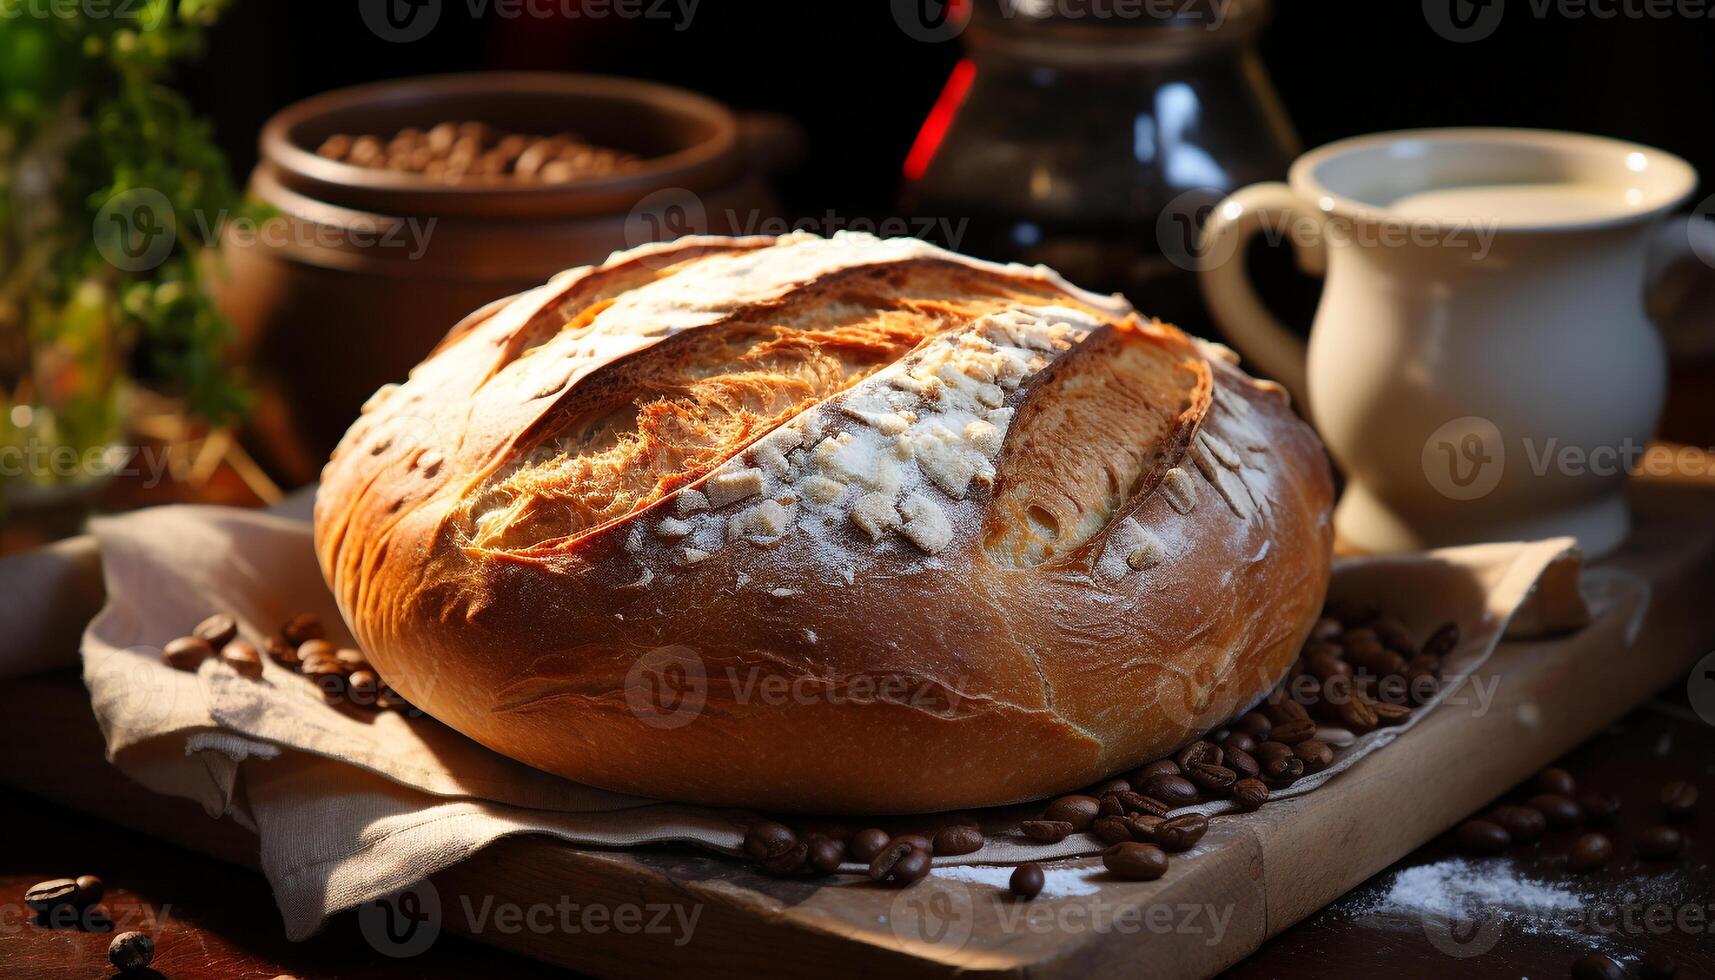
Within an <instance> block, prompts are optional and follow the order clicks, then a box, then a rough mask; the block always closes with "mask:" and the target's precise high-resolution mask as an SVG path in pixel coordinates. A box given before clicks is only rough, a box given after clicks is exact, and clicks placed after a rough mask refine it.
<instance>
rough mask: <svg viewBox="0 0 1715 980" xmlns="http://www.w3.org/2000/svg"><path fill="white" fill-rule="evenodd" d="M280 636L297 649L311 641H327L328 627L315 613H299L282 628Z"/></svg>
mask: <svg viewBox="0 0 1715 980" xmlns="http://www.w3.org/2000/svg"><path fill="white" fill-rule="evenodd" d="M280 636H281V638H282V639H284V640H285V641H286V642H287V643H290V644H291V645H293V646H294V647H295V646H298V645H299V644H301V643H305V642H307V641H309V640H320V639H325V638H326V637H327V627H325V626H323V625H322V620H321V617H320V616H317V615H316V614H315V613H299V614H297V615H296V616H293V617H292V618H291V619H288V620H286V625H284V626H282V627H280Z"/></svg>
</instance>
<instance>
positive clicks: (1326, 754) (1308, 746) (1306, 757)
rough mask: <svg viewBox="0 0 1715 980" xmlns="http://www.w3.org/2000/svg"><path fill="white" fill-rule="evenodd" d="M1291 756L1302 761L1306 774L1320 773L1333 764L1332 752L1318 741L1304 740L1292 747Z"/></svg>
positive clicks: (1312, 739) (1324, 743) (1326, 745)
mask: <svg viewBox="0 0 1715 980" xmlns="http://www.w3.org/2000/svg"><path fill="white" fill-rule="evenodd" d="M1292 754H1293V755H1295V756H1297V757H1298V758H1300V759H1302V760H1303V761H1304V771H1305V772H1307V773H1313V772H1321V771H1322V770H1324V769H1326V768H1328V767H1329V766H1331V765H1333V764H1334V750H1333V749H1331V748H1329V747H1328V743H1326V742H1323V741H1321V740H1319V739H1314V738H1311V739H1306V740H1304V741H1302V742H1299V743H1298V744H1297V745H1294V746H1293V747H1292Z"/></svg>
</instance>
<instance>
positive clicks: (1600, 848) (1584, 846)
mask: <svg viewBox="0 0 1715 980" xmlns="http://www.w3.org/2000/svg"><path fill="white" fill-rule="evenodd" d="M1613 857H1614V842H1613V841H1611V840H1609V839H1608V838H1607V835H1605V834H1585V835H1584V836H1582V837H1580V838H1578V840H1577V841H1575V842H1574V843H1573V845H1572V850H1571V852H1569V853H1568V854H1567V856H1566V864H1567V867H1569V868H1571V869H1572V870H1573V871H1591V870H1594V869H1596V868H1600V867H1601V866H1602V865H1604V864H1607V863H1608V862H1609V861H1610V860H1612V859H1613Z"/></svg>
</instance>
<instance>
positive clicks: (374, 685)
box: [345, 670, 381, 705]
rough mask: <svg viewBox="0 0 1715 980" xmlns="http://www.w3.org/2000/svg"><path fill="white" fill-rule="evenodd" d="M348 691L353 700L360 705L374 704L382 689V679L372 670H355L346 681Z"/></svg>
mask: <svg viewBox="0 0 1715 980" xmlns="http://www.w3.org/2000/svg"><path fill="white" fill-rule="evenodd" d="M345 686H346V691H347V693H349V694H350V695H351V699H352V700H353V701H355V702H356V703H358V704H365V705H366V704H373V703H374V701H375V696H376V692H377V691H379V690H380V688H381V679H380V678H379V677H376V676H375V672H374V671H372V670H354V671H352V672H351V676H350V677H347V678H346V679H345Z"/></svg>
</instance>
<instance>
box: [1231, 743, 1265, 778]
mask: <svg viewBox="0 0 1715 980" xmlns="http://www.w3.org/2000/svg"><path fill="white" fill-rule="evenodd" d="M1227 768H1228V769H1231V770H1232V771H1233V772H1235V773H1237V774H1238V777H1239V778H1240V779H1251V778H1254V777H1255V776H1256V775H1257V774H1258V773H1260V772H1262V767H1261V766H1259V765H1258V764H1257V761H1256V759H1255V758H1253V757H1252V756H1251V754H1250V753H1249V752H1246V751H1244V750H1243V749H1239V748H1230V749H1228V750H1227Z"/></svg>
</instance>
